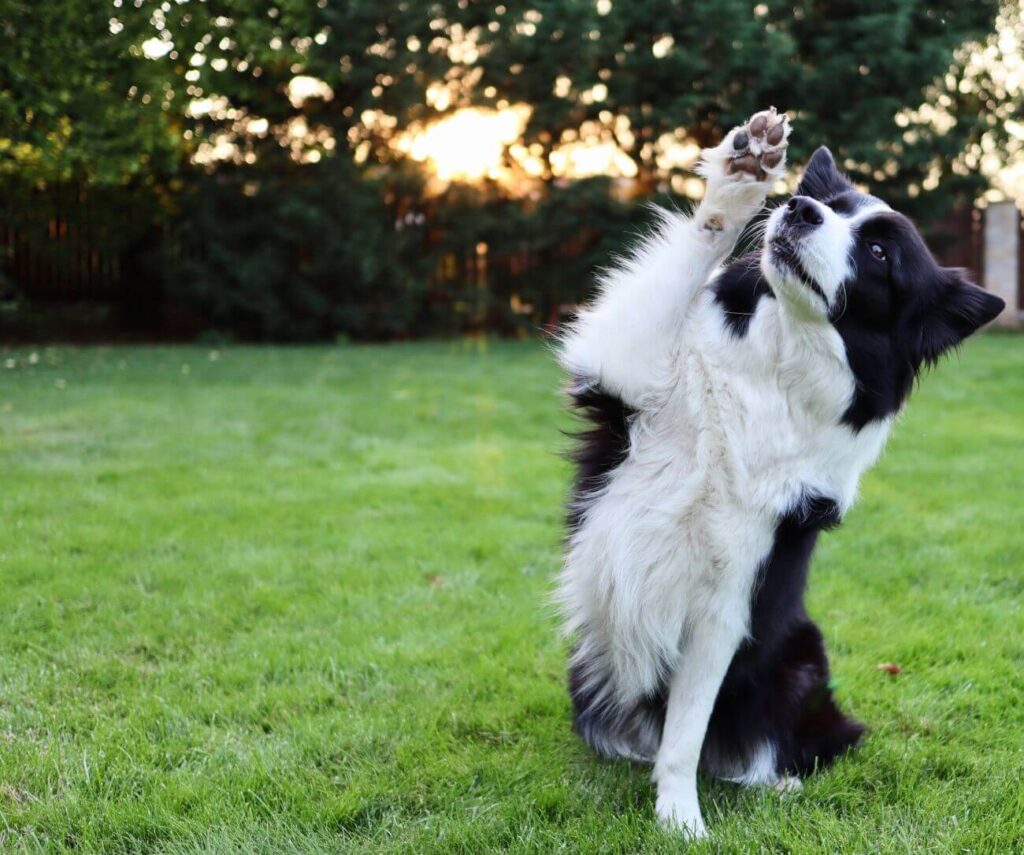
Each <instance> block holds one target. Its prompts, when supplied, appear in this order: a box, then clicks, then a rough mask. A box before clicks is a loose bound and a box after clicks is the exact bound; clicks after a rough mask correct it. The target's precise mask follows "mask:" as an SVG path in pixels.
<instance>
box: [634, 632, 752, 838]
mask: <svg viewBox="0 0 1024 855" xmlns="http://www.w3.org/2000/svg"><path fill="white" fill-rule="evenodd" d="M743 633H744V629H743V626H742V625H739V624H738V623H737V624H730V623H728V622H726V621H722V620H720V619H718V618H713V617H709V618H705V619H704V620H702V621H700V622H698V623H697V624H695V625H694V626H692V627H690V631H689V632H688V633H687V642H686V645H685V647H684V648H683V651H682V655H681V657H680V660H679V665H678V667H677V668H676V670H675V672H674V673H673V674H672V676H671V678H670V680H669V694H668V707H667V709H666V711H665V727H664V730H663V731H662V736H661V746H660V747H659V748H658V755H657V759H656V760H655V764H654V774H653V778H654V781H655V783H656V784H657V787H658V798H657V803H656V810H657V813H658V818H659V819H660V820H661V821H662V822H663V823H664V824H666V825H668V826H670V827H673V828H678V829H680V830H682V831H684V832H686V833H687V834H689V835H691V836H693V837H704V836H705V835H706V834H707V831H706V829H705V827H704V820H703V818H702V817H701V813H700V805H699V804H698V803H697V764H698V762H699V761H700V753H701V747H702V746H703V744H704V735H705V733H706V732H707V729H708V721H709V720H710V718H711V711H712V709H713V708H714V705H715V698H716V696H717V695H718V689H719V687H720V686H721V685H722V680H723V679H725V673H726V671H727V670H728V668H729V663H730V662H731V661H732V657H733V654H735V652H736V649H737V647H738V646H739V643H740V641H741V640H742V638H743Z"/></svg>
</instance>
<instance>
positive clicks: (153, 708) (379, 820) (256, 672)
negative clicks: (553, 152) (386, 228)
mask: <svg viewBox="0 0 1024 855" xmlns="http://www.w3.org/2000/svg"><path fill="white" fill-rule="evenodd" d="M32 353H33V351H31V350H18V351H8V352H6V353H0V461H2V462H0V466H2V468H0V472H2V478H3V480H2V490H0V503H2V504H0V507H2V525H3V534H2V537H0V578H2V585H0V613H2V615H3V619H2V623H0V627H2V630H0V849H3V850H4V851H14V852H16V851H22V850H24V851H39V850H45V851H63V850H73V851H76V852H142V851H147V852H149V851H153V852H168V853H186V852H189V853H192V852H220V851H238V852H267V853H271V852H273V853H281V852H342V851H344V852H348V851H355V852H374V853H376V852H385V851H402V852H432V851H436V852H473V853H476V852H489V851H495V850H499V849H506V850H512V851H537V852H541V851H543V852H547V851H555V850H558V851H569V852H595V851H603V852H624V853H625V852H640V851H659V852H673V851H678V850H679V849H680V848H681V843H680V842H679V840H678V839H677V838H676V837H674V836H673V835H671V834H669V833H667V832H664V831H662V830H661V829H660V828H659V826H658V825H657V824H656V822H654V821H653V819H652V817H653V807H652V806H653V794H652V790H651V788H650V786H649V784H648V782H647V777H648V772H647V770H645V769H643V768H640V767H634V766H630V765H628V764H626V763H608V762H601V761H598V760H596V759H595V758H593V757H592V756H591V755H590V754H589V753H588V752H587V751H586V750H585V749H584V747H583V746H582V745H581V743H580V742H579V741H578V740H577V739H576V737H575V736H574V735H573V734H572V733H571V731H570V724H569V704H568V699H567V697H566V693H565V689H564V685H563V684H564V654H565V648H564V643H563V641H561V640H560V639H559V638H558V635H557V631H556V621H555V619H554V617H553V615H552V613H551V610H550V608H549V606H548V605H547V602H546V598H547V595H548V593H549V590H550V586H551V581H552V578H553V576H554V574H555V572H556V570H557V567H558V563H559V550H560V537H561V531H560V524H561V505H562V500H563V496H564V493H565V489H566V485H567V481H568V477H569V469H568V466H567V465H566V464H565V463H564V462H563V461H562V460H561V459H560V458H559V457H558V454H557V452H558V451H559V449H561V448H564V439H563V438H562V437H561V435H560V434H559V429H560V428H567V427H569V425H570V419H569V417H568V416H567V415H566V414H565V413H564V412H562V411H561V410H560V403H559V400H558V398H557V395H556V389H557V387H558V384H559V382H560V378H559V375H558V372H557V371H556V369H555V367H554V366H553V365H552V363H551V361H550V359H549V357H548V355H547V354H546V353H545V352H544V350H543V349H542V348H540V347H539V346H537V345H536V344H529V343H523V344H512V343H509V344H497V345H494V344H491V345H484V344H482V343H457V344H428V345H415V346H413V345H409V346H394V347H381V348H348V347H342V348H302V349H246V348H228V349H225V350H222V351H220V352H219V353H211V352H210V351H209V350H208V349H205V348H154V349H148V348H123V349H122V348H114V349H110V348H89V349H67V348H59V349H40V350H38V351H36V352H35V354H36V355H35V357H33V356H32ZM1022 483H1024V339H1022V338H1010V337H996V336H990V337H987V338H983V339H979V340H978V341H975V342H971V343H970V344H969V345H968V347H967V348H965V350H964V353H963V355H962V357H960V358H959V359H954V360H952V361H950V362H948V363H947V364H944V365H943V366H942V367H941V368H940V369H939V370H938V371H937V372H936V374H935V375H934V376H931V377H929V378H927V379H926V380H925V381H924V383H923V384H922V387H921V389H920V391H919V392H918V394H917V396H916V399H915V400H914V401H913V402H912V404H911V406H910V409H909V412H908V413H907V415H906V417H905V418H904V419H903V420H902V422H901V424H900V425H899V427H898V429H897V430H896V432H895V436H894V438H893V440H892V441H891V443H890V446H889V449H888V451H887V453H886V455H885V456H884V458H883V460H882V462H881V463H880V465H879V466H878V467H877V468H876V469H875V470H874V471H873V472H871V473H870V474H869V475H868V476H867V477H866V479H865V481H864V484H863V489H862V497H861V499H860V502H859V503H858V505H857V506H856V507H855V508H854V510H853V512H852V513H851V514H850V515H849V517H848V519H847V521H846V524H845V525H844V526H843V527H842V528H841V529H840V530H839V531H837V532H835V533H832V534H830V535H828V536H827V537H826V538H825V539H824V541H823V543H822V544H821V547H820V549H819V552H818V555H817V558H816V561H815V569H814V572H813V574H812V583H811V591H810V603H811V609H812V612H813V613H814V615H815V616H816V617H817V618H818V619H819V620H820V621H821V623H822V626H823V628H824V631H825V634H826V637H827V638H828V640H829V644H830V648H831V652H832V656H833V661H834V669H835V672H836V675H837V678H838V681H839V690H838V691H839V696H840V699H841V701H842V703H843V704H844V705H845V706H846V707H848V708H849V709H850V710H851V711H852V712H853V713H854V714H856V715H857V716H859V717H860V718H862V719H864V720H865V721H866V722H867V723H868V724H869V725H870V727H871V733H870V736H869V738H868V739H867V742H866V744H865V746H864V747H863V749H862V750H861V751H859V752H858V753H857V754H856V755H854V756H852V757H850V758H848V759H846V760H844V761H843V762H841V763H840V764H839V765H838V766H837V767H835V768H834V769H832V770H830V771H828V772H827V773H825V774H823V775H821V776H818V777H817V778H814V779H811V780H809V781H808V782H807V784H806V786H805V789H804V790H803V792H802V793H800V794H799V795H796V796H794V797H791V798H788V799H786V800H784V801H780V800H779V799H778V798H776V797H775V796H773V795H771V794H769V793H765V792H758V791H741V790H740V789H738V788H737V787H734V786H731V785H727V784H724V783H714V782H705V783H704V786H703V792H702V798H703V801H704V806H705V814H706V818H707V819H708V821H709V824H710V826H711V829H712V833H713V841H712V842H711V843H709V844H704V845H702V846H700V847H695V849H696V850H697V851H702V852H711V851H725V852H780V851H792V852H807V853H812V852H815V853H816V852H864V853H868V852H877V851H885V852H914V853H920V852H960V851H973V852H985V853H988V852H991V853H1009V852H1012V851H1015V850H1016V851H1021V849H1022V848H1024V832H1022V825H1024V790H1022V786H1021V774H1022V770H1024V677H1022V674H1024V671H1022V667H1024V614H1022V610H1021V603H1022V599H1024V597H1022V595H1024V576H1022V566H1024V533H1022V526H1021V510H1022V506H1024V500H1022V496H1021V492H1020V491H1021V485H1022ZM886 661H891V662H896V663H898V664H899V665H900V666H902V668H903V673H902V674H900V675H898V676H890V675H888V674H885V673H883V672H881V671H879V670H878V669H877V668H876V665H877V664H878V663H880V662H886Z"/></svg>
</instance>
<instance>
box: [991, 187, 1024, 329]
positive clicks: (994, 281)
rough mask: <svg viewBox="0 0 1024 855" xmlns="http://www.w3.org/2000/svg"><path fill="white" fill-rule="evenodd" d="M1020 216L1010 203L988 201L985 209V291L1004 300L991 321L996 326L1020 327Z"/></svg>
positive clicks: (1015, 207)
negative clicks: (998, 311)
mask: <svg viewBox="0 0 1024 855" xmlns="http://www.w3.org/2000/svg"><path fill="white" fill-rule="evenodd" d="M1019 241H1020V214H1019V213H1018V211H1017V206H1016V205H1014V204H1013V202H992V203H990V204H989V206H988V208H987V209H986V210H985V256H984V258H985V261H984V267H985V272H984V275H983V278H984V282H985V288H987V289H988V290H989V291H991V292H992V293H993V294H998V295H999V296H1000V297H1002V298H1003V299H1004V300H1005V301H1006V308H1005V309H1004V310H1003V313H1002V314H1001V315H1000V316H999V317H998V318H996V319H995V321H994V324H995V325H996V326H1000V327H1019V326H1020V301H1019V300H1018V294H1019V290H1020V286H1019V282H1018V277H1019V275H1020V260H1019V253H1020V248H1019Z"/></svg>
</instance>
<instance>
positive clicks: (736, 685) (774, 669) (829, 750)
mask: <svg viewBox="0 0 1024 855" xmlns="http://www.w3.org/2000/svg"><path fill="white" fill-rule="evenodd" d="M863 733H864V727H863V725H861V724H860V723H859V722H857V721H854V720H853V719H851V718H848V717H847V716H845V715H844V714H843V713H842V712H841V711H840V710H839V708H838V707H837V706H836V703H835V700H834V698H833V694H832V682H831V677H830V673H829V666H828V658H827V656H826V654H825V646H824V642H823V639H822V637H821V632H820V630H819V629H818V628H817V627H816V626H815V625H814V623H813V622H812V621H811V620H810V619H809V618H807V617H806V615H804V617H803V618H802V619H800V620H798V621H797V622H795V623H794V624H793V625H792V627H791V628H790V629H789V630H788V631H787V632H785V633H784V634H783V635H782V636H781V637H780V638H778V639H776V640H773V641H772V642H771V643H768V644H766V643H764V642H758V641H748V642H746V643H745V644H744V645H743V647H742V648H741V649H740V650H739V651H738V652H737V654H736V657H735V659H734V660H733V662H732V664H731V665H730V666H729V672H728V674H727V675H726V677H725V680H724V681H723V683H722V688H721V690H720V691H719V693H718V698H717V700H716V701H715V709H714V712H713V713H712V716H711V722H710V724H709V726H708V734H707V738H706V740H705V744H704V753H703V756H702V758H701V763H702V767H703V768H704V769H705V770H706V771H708V772H709V773H711V774H713V775H717V776H719V777H722V778H727V779H729V780H733V781H736V782H737V783H741V784H751V785H754V784H763V785H774V786H780V787H782V786H783V785H786V784H791V783H792V782H793V781H795V780H798V778H797V777H796V776H804V775H808V774H810V773H812V772H814V771H815V770H816V769H820V768H823V767H825V766H827V765H829V764H830V763H832V762H834V761H835V760H836V759H837V758H838V757H840V756H842V755H843V754H844V753H845V752H846V751H847V750H848V749H850V748H852V747H853V746H855V745H856V744H857V743H858V742H859V740H860V738H861V736H862V735H863Z"/></svg>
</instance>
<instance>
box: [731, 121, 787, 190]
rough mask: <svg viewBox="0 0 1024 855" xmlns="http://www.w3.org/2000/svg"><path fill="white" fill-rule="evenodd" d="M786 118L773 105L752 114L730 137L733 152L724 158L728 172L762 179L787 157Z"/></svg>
mask: <svg viewBox="0 0 1024 855" xmlns="http://www.w3.org/2000/svg"><path fill="white" fill-rule="evenodd" d="M788 136H789V119H788V118H787V117H786V114H785V113H782V114H780V113H778V112H777V111H776V109H775V108H774V107H771V108H770V109H768V110H764V111H762V112H760V113H755V114H754V115H753V116H752V117H751V118H750V119H749V120H748V121H747V123H746V124H745V125H741V126H740V127H738V128H736V130H735V131H734V132H733V136H732V153H731V154H730V155H729V157H728V158H727V160H726V166H725V171H726V173H728V174H729V175H735V174H737V173H742V174H746V175H750V176H752V177H754V178H756V179H757V180H758V181H763V180H764V179H765V178H767V174H768V172H770V171H771V170H773V169H775V167H777V166H778V165H779V164H780V163H782V161H783V158H784V157H785V156H786V145H787V143H786V139H787V137H788Z"/></svg>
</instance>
